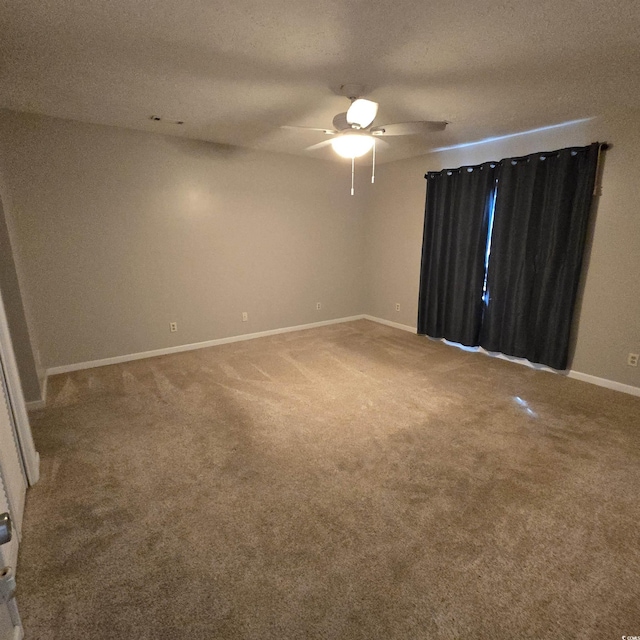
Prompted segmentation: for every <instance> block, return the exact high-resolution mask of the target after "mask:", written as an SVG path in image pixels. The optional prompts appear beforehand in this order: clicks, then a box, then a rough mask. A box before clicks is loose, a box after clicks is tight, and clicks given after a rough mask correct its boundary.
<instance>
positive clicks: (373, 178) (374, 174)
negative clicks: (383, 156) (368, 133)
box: [371, 140, 376, 184]
mask: <svg viewBox="0 0 640 640" xmlns="http://www.w3.org/2000/svg"><path fill="white" fill-rule="evenodd" d="M375 181H376V141H375V140H374V141H373V166H372V167H371V184H373V183H374V182H375Z"/></svg>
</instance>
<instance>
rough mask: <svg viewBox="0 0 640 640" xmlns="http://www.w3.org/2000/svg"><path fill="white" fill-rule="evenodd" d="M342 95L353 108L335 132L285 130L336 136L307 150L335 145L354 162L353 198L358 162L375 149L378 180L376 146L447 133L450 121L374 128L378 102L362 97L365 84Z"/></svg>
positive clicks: (341, 117) (346, 88) (338, 120)
mask: <svg viewBox="0 0 640 640" xmlns="http://www.w3.org/2000/svg"><path fill="white" fill-rule="evenodd" d="M340 89H341V92H342V93H343V95H344V96H345V97H348V98H349V100H351V106H350V107H349V109H348V110H347V111H345V112H343V113H338V114H337V115H336V116H335V117H334V118H333V127H334V128H333V129H321V128H317V127H297V126H288V125H285V126H283V127H282V128H283V129H295V130H298V131H300V130H302V131H318V132H322V133H324V134H325V135H329V136H332V137H331V139H330V140H323V141H322V142H319V143H318V144H314V145H311V146H310V147H307V149H306V151H311V150H313V149H319V148H321V147H324V146H327V145H331V146H332V147H333V150H334V151H335V152H336V153H337V154H338V155H339V156H342V157H343V158H349V159H351V195H353V193H354V190H353V174H354V160H355V158H359V157H361V156H363V155H364V154H365V153H368V152H369V151H371V150H372V149H373V172H372V175H371V182H374V181H375V152H376V143H377V142H378V140H379V139H380V138H382V137H385V136H410V135H420V134H425V133H432V132H435V131H444V128H445V127H446V126H447V124H448V122H446V121H432V120H419V121H416V122H395V123H392V124H383V125H376V126H372V125H373V122H374V120H375V118H376V115H377V114H378V103H377V102H373V100H367V99H366V98H359V97H358V95H360V94H361V92H362V89H363V87H362V86H361V85H342V87H340Z"/></svg>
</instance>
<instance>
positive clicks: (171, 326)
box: [169, 322, 178, 333]
mask: <svg viewBox="0 0 640 640" xmlns="http://www.w3.org/2000/svg"><path fill="white" fill-rule="evenodd" d="M177 330H178V323H177V322H170V323H169V331H171V333H175V332H176V331H177Z"/></svg>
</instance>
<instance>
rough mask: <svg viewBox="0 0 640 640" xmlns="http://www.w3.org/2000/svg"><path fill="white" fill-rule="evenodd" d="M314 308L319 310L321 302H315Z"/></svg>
mask: <svg viewBox="0 0 640 640" xmlns="http://www.w3.org/2000/svg"><path fill="white" fill-rule="evenodd" d="M316 309H317V310H318V311H320V309H322V303H321V302H316Z"/></svg>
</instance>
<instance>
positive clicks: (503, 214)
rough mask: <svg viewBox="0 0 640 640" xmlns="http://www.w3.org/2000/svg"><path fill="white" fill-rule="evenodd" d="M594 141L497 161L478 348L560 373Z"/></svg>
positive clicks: (581, 243) (565, 354)
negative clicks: (484, 297)
mask: <svg viewBox="0 0 640 640" xmlns="http://www.w3.org/2000/svg"><path fill="white" fill-rule="evenodd" d="M599 149H600V144H599V143H594V144H592V145H590V146H588V147H579V148H569V149H561V150H559V151H553V152H549V153H535V154H531V155H529V156H526V157H523V158H511V159H507V160H503V161H501V163H500V178H499V181H498V191H497V197H496V203H495V216H494V223H493V232H492V238H491V255H490V259H489V268H488V272H487V296H486V298H487V305H486V308H485V311H484V316H483V319H482V329H481V332H480V344H481V345H482V346H483V347H484V348H485V349H487V350H489V351H500V352H502V353H505V354H507V355H511V356H516V357H521V358H526V359H527V360H530V361H531V362H538V363H542V364H546V365H549V366H550V367H553V368H554V369H565V368H566V366H567V357H568V350H569V338H570V330H571V320H572V315H573V309H574V305H575V299H576V293H577V289H578V283H579V279H580V270H581V266H582V254H583V247H584V240H585V234H586V231H587V224H588V218H589V211H590V209H591V200H592V194H593V188H594V183H595V179H596V171H597V163H598V153H599Z"/></svg>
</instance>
